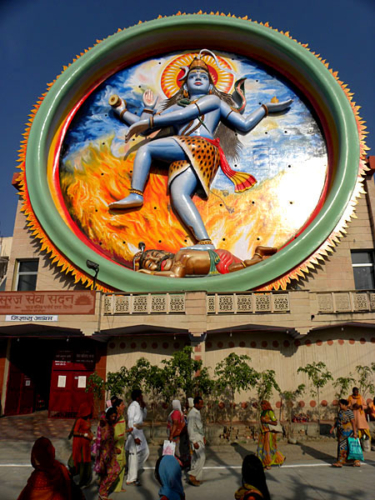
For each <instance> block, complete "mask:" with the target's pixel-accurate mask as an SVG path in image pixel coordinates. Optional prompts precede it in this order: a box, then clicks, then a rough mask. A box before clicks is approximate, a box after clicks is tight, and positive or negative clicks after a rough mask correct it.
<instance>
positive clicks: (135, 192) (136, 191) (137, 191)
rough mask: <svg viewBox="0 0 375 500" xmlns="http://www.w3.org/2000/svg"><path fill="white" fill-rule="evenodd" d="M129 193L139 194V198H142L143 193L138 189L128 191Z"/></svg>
mask: <svg viewBox="0 0 375 500" xmlns="http://www.w3.org/2000/svg"><path fill="white" fill-rule="evenodd" d="M130 193H132V194H139V195H140V196H143V191H140V190H139V189H130Z"/></svg>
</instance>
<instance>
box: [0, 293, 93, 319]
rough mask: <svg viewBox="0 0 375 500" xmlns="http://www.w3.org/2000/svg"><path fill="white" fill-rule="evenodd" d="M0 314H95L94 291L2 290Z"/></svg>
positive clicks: (0, 294)
mask: <svg viewBox="0 0 375 500" xmlns="http://www.w3.org/2000/svg"><path fill="white" fill-rule="evenodd" d="M0 314H30V315H54V314H95V291H68V292H2V293H0Z"/></svg>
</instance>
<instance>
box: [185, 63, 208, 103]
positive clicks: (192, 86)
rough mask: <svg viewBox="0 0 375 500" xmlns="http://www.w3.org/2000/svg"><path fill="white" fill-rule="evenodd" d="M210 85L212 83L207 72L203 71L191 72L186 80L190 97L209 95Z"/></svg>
mask: <svg viewBox="0 0 375 500" xmlns="http://www.w3.org/2000/svg"><path fill="white" fill-rule="evenodd" d="M210 85H211V82H210V78H209V76H208V73H207V71H204V70H201V69H196V70H193V71H190V73H189V75H188V77H187V80H186V87H187V90H188V92H189V95H190V96H194V95H202V94H208V91H209V90H210Z"/></svg>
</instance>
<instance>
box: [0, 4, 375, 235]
mask: <svg viewBox="0 0 375 500" xmlns="http://www.w3.org/2000/svg"><path fill="white" fill-rule="evenodd" d="M200 9H201V10H203V11H208V12H209V11H211V10H213V11H215V12H216V11H222V12H225V13H228V12H230V13H231V14H235V15H236V16H245V15H248V16H249V17H250V18H251V19H253V20H257V21H262V22H266V21H268V22H269V23H270V25H271V26H272V27H274V28H277V29H279V30H283V31H290V33H291V35H292V36H293V37H294V38H296V39H297V40H298V41H299V42H301V43H308V44H309V46H310V48H311V49H312V50H314V51H315V52H317V53H319V54H321V56H323V58H324V59H326V60H327V61H328V62H329V63H330V66H331V67H332V68H333V69H334V70H337V71H338V72H339V76H340V78H341V79H342V80H343V81H344V82H345V83H347V84H348V86H349V87H350V89H351V90H352V91H353V92H354V93H355V101H356V102H357V104H359V105H360V106H362V109H361V116H362V118H363V119H365V120H366V122H367V125H368V130H369V132H370V135H369V137H368V139H367V145H368V146H370V147H371V148H372V151H370V154H375V99H374V87H375V64H374V48H375V43H374V42H375V30H374V23H375V2H374V1H373V0H315V1H314V2H308V3H307V2H304V1H297V0H284V1H283V2H281V1H279V0H252V1H243V0H242V1H234V2H230V4H229V3H228V2H223V1H222V0H216V1H215V2H214V1H211V0H203V1H202V0H201V1H195V0H193V1H190V2H189V3H187V2H186V3H183V2H181V1H178V2H176V1H175V2H172V1H170V0H169V1H167V0H160V1H159V2H143V3H142V2H125V1H120V0H112V2H105V1H103V0H54V1H52V2H51V0H49V1H48V0H0V63H1V75H2V78H1V80H0V91H1V92H0V95H1V96H2V103H1V121H0V133H1V155H2V156H1V169H2V170H1V182H0V204H1V205H0V214H1V215H0V234H1V235H3V236H9V235H11V234H12V232H13V225H14V217H15V211H16V203H17V195H16V191H15V189H14V188H13V187H12V186H11V180H12V175H13V173H14V172H15V171H16V168H15V167H16V160H17V150H18V148H19V143H20V141H21V138H22V133H23V131H24V128H25V126H24V124H25V122H26V120H27V117H28V114H29V112H30V109H31V108H32V107H33V105H34V103H35V102H36V100H37V98H38V97H39V96H40V95H41V94H42V93H43V92H44V91H45V88H46V84H47V83H48V82H50V81H52V80H53V79H54V78H55V77H56V75H57V74H59V73H60V72H61V69H62V66H63V65H65V64H68V63H69V62H71V61H72V59H73V58H74V57H75V55H76V54H78V53H80V52H81V51H83V50H84V49H85V48H88V47H90V46H92V45H93V44H94V43H95V42H96V40H97V39H102V38H105V37H107V36H108V35H111V34H112V33H114V32H115V31H117V29H118V28H126V27H128V26H131V25H133V24H137V23H138V21H139V20H142V21H146V20H151V19H154V18H156V17H157V16H158V15H159V14H162V15H172V14H174V13H176V12H177V11H179V10H181V11H183V12H185V11H187V12H189V13H192V12H197V11H199V10H200Z"/></svg>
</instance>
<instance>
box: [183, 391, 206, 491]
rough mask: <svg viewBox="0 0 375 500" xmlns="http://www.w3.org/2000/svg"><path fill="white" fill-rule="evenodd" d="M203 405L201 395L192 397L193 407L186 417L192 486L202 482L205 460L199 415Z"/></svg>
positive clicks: (204, 444) (201, 424)
mask: <svg viewBox="0 0 375 500" xmlns="http://www.w3.org/2000/svg"><path fill="white" fill-rule="evenodd" d="M203 406H204V403H203V399H202V398H201V397H199V396H197V397H196V398H194V408H192V410H190V412H189V415H188V417H187V422H188V434H189V441H190V446H191V449H192V451H193V456H192V458H191V468H190V474H189V482H190V483H191V484H192V485H194V486H200V484H201V483H202V482H201V479H202V476H203V467H204V464H205V461H206V450H205V448H206V438H205V437H204V429H203V422H202V417H201V409H202V408H203Z"/></svg>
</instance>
